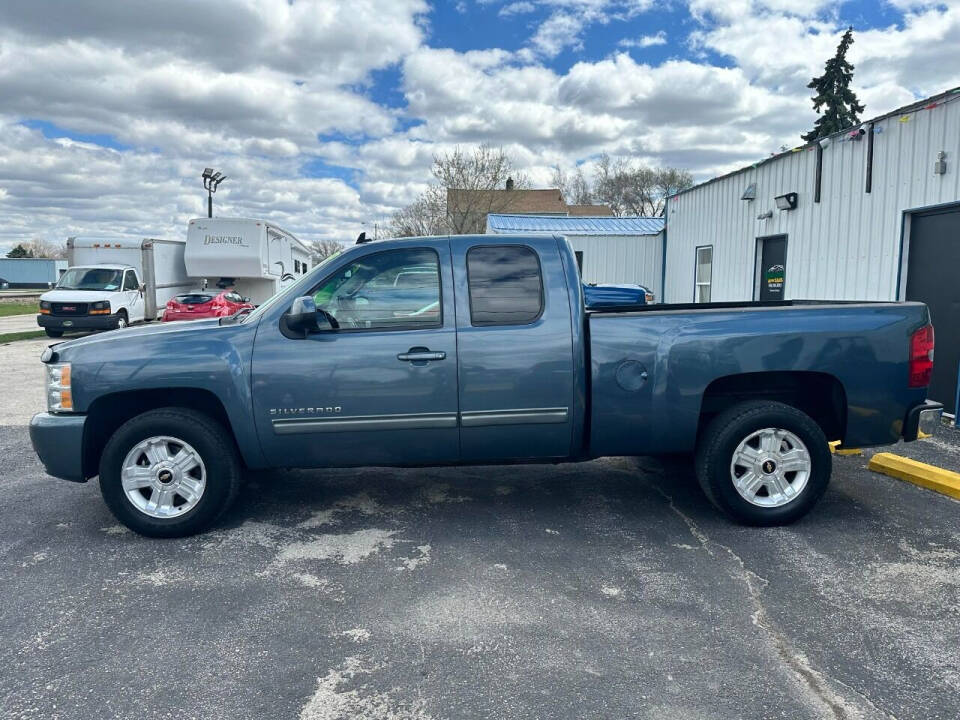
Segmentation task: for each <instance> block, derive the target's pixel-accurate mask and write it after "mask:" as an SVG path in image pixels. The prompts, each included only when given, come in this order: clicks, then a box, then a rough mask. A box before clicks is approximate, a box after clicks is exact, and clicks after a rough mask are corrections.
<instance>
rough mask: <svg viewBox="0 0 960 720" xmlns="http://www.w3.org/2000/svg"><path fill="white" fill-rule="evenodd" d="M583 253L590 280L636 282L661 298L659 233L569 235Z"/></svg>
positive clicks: (592, 281) (584, 275)
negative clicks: (637, 234)
mask: <svg viewBox="0 0 960 720" xmlns="http://www.w3.org/2000/svg"><path fill="white" fill-rule="evenodd" d="M566 237H567V240H568V241H569V242H570V247H572V248H573V250H574V252H576V251H578V250H579V251H581V252H582V253H583V272H582V274H581V275H582V277H583V281H584V282H586V283H617V284H622V283H636V284H638V285H643V286H644V287H645V288H647V289H648V290H651V291H652V292H653V293H655V294H656V296H657V299H658V300H659V299H660V272H661V261H660V258H661V250H662V240H661V236H659V235H639V236H636V235H567V236H566Z"/></svg>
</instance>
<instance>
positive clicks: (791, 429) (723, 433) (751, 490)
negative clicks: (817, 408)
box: [696, 401, 832, 525]
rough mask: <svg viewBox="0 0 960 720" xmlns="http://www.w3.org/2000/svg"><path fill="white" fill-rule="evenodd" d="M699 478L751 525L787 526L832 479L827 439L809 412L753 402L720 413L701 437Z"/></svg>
mask: <svg viewBox="0 0 960 720" xmlns="http://www.w3.org/2000/svg"><path fill="white" fill-rule="evenodd" d="M696 470H697V479H698V480H699V481H700V486H701V487H702V488H703V491H704V493H705V494H706V495H707V497H708V498H709V499H710V501H711V502H712V503H713V504H714V505H715V506H716V507H717V508H719V509H720V510H722V511H723V512H724V513H726V514H727V515H729V516H730V517H732V518H733V519H734V520H737V521H738V522H742V523H744V524H747V525H785V524H787V523H791V522H793V521H795V520H798V519H799V518H801V517H803V516H804V515H806V514H807V513H808V512H809V511H810V510H811V509H812V508H813V506H814V505H816V503H817V501H818V500H820V498H821V497H822V496H823V493H824V492H825V491H826V489H827V485H828V484H829V482H830V473H831V471H832V461H831V456H830V449H829V447H828V446H827V438H826V436H825V435H824V434H823V430H821V429H820V426H819V425H818V424H817V423H816V422H814V421H813V419H812V418H810V416H809V415H807V414H805V413H803V412H801V411H800V410H797V409H796V408H794V407H791V406H789V405H785V404H783V403H780V402H772V401H751V402H744V403H741V404H739V405H735V406H734V407H732V408H729V409H728V410H726V411H725V412H723V413H721V414H720V415H718V416H717V417H715V418H714V419H713V420H712V421H711V422H710V424H709V425H708V426H707V428H706V430H705V431H704V432H703V435H702V436H701V438H700V441H699V443H698V445H697V456H696Z"/></svg>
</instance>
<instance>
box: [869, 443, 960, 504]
mask: <svg viewBox="0 0 960 720" xmlns="http://www.w3.org/2000/svg"><path fill="white" fill-rule="evenodd" d="M867 467H868V468H869V469H870V470H873V471H874V472H878V473H883V474H884V475H889V476H890V477H895V478H899V479H900V480H906V481H907V482H911V483H913V484H914V485H920V486H921V487H925V488H928V489H930V490H935V491H936V492H938V493H942V494H943V495H949V496H950V497H952V498H956V499H957V500H960V473H955V472H951V471H950V470H944V469H943V468H938V467H936V466H934V465H927V464H926V463H922V462H917V461H916V460H911V459H910V458H905V457H901V456H899V455H894V454H893V453H885V452H881V453H877V454H876V455H874V456H873V457H872V458H870V462H869V463H868V464H867Z"/></svg>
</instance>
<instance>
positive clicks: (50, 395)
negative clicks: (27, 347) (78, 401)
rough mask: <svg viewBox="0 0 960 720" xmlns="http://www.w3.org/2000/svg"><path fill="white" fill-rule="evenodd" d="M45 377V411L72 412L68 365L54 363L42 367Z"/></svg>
mask: <svg viewBox="0 0 960 720" xmlns="http://www.w3.org/2000/svg"><path fill="white" fill-rule="evenodd" d="M44 372H45V373H46V375H47V410H49V411H50V412H73V392H72V390H71V387H70V363H56V364H50V365H47V366H46V367H44Z"/></svg>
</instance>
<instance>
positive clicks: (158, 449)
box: [100, 408, 241, 537]
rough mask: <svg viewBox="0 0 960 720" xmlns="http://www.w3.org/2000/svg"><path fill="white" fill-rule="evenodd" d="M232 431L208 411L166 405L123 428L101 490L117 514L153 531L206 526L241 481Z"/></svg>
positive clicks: (104, 466)
mask: <svg viewBox="0 0 960 720" xmlns="http://www.w3.org/2000/svg"><path fill="white" fill-rule="evenodd" d="M240 473H241V467H240V459H239V457H238V455H237V450H236V447H235V445H234V443H233V440H232V438H231V437H230V435H229V434H228V432H227V430H226V429H225V428H223V427H222V426H221V425H220V423H218V422H216V421H215V420H213V419H212V418H210V417H209V416H207V415H204V414H203V413H199V412H196V411H195V410H189V409H187V408H162V409H159V410H151V411H149V412H146V413H143V414H142V415H137V416H136V417H134V418H132V419H130V420H128V421H127V422H126V423H124V424H123V425H121V426H120V428H119V429H118V430H117V431H116V432H115V433H114V434H113V436H112V437H111V438H110V440H109V441H108V442H107V445H106V447H105V448H104V451H103V455H102V456H101V458H100V492H101V494H102V495H103V499H104V501H106V503H107V506H108V507H109V508H110V511H111V512H112V513H113V514H114V516H115V517H116V518H117V519H118V520H119V521H120V522H122V523H123V524H124V525H126V526H127V527H128V528H130V529H131V530H133V531H134V532H137V533H140V534H141V535H147V536H149V537H184V536H186V535H193V534H195V533H198V532H202V531H204V530H206V529H207V528H208V527H210V526H211V525H212V524H213V523H214V522H216V521H217V519H218V518H219V517H220V516H221V515H222V514H223V513H224V511H226V509H227V508H228V507H229V506H230V504H231V503H232V502H233V500H234V498H235V497H236V494H237V490H238V488H239V486H240Z"/></svg>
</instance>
